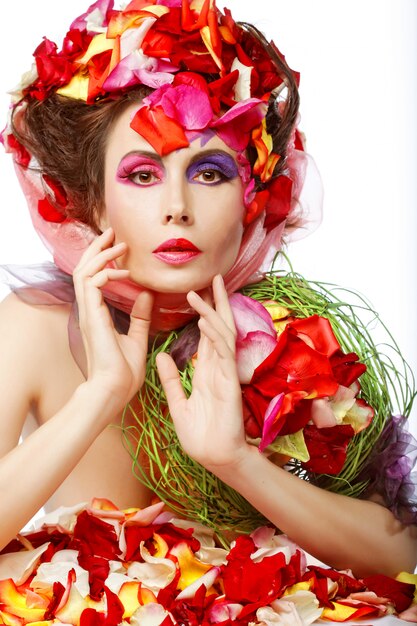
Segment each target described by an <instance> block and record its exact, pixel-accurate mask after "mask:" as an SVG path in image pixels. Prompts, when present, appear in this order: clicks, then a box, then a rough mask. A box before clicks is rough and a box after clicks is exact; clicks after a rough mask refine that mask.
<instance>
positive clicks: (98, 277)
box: [88, 267, 130, 288]
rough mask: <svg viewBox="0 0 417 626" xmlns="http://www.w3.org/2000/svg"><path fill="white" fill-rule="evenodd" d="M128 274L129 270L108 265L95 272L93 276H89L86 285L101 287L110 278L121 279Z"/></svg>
mask: <svg viewBox="0 0 417 626" xmlns="http://www.w3.org/2000/svg"><path fill="white" fill-rule="evenodd" d="M129 274H130V272H129V270H123V269H116V268H112V267H108V268H106V269H104V270H101V272H97V274H94V276H91V278H89V279H88V285H89V286H90V287H96V288H101V287H104V285H106V284H107V283H108V282H109V281H110V280H123V279H124V278H128V276H129Z"/></svg>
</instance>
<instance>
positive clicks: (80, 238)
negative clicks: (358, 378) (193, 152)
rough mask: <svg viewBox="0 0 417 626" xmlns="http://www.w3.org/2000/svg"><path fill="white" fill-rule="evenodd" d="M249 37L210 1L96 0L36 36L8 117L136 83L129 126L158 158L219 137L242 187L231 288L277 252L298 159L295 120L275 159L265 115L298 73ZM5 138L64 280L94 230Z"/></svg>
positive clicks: (126, 304)
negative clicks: (233, 158)
mask: <svg viewBox="0 0 417 626" xmlns="http://www.w3.org/2000/svg"><path fill="white" fill-rule="evenodd" d="M259 37H261V35H260V34H259ZM259 37H256V36H255V35H254V30H253V27H250V26H249V25H245V24H240V25H239V24H237V23H236V22H235V21H234V20H233V18H232V16H231V14H230V11H228V10H227V9H225V11H224V14H223V13H221V12H220V11H219V9H218V8H217V7H216V5H215V2H214V0H191V1H190V0H132V1H131V2H129V3H128V4H127V6H125V8H124V9H123V10H115V9H114V8H113V0H97V2H95V3H94V4H92V5H91V6H90V8H89V9H88V10H87V11H86V12H85V13H84V14H83V15H81V16H80V17H78V18H77V19H76V20H74V22H73V23H72V24H71V26H70V29H69V31H68V33H67V35H66V37H65V38H64V41H63V44H62V47H61V49H60V50H58V47H57V45H56V44H55V43H53V42H52V41H50V40H48V39H46V38H44V40H43V42H42V43H41V44H40V45H39V46H38V47H37V49H36V50H35V52H34V57H35V65H34V66H33V68H32V71H31V72H29V73H28V74H26V75H25V76H24V78H23V80H22V84H21V85H20V86H19V88H18V89H16V90H15V91H14V93H13V95H14V105H13V108H14V116H15V119H18V115H20V114H21V115H23V116H24V112H25V107H26V104H27V102H28V101H33V100H34V99H35V100H39V101H42V100H44V99H46V98H48V96H49V95H50V94H53V93H56V94H58V95H60V96H64V97H68V98H72V99H76V100H81V101H84V102H86V103H87V104H91V103H98V102H100V101H101V100H108V99H112V98H116V97H117V96H118V95H120V93H124V92H126V91H128V90H130V89H132V88H134V87H137V86H139V85H140V86H146V87H148V88H150V89H152V90H153V91H152V92H151V94H150V95H149V96H147V97H146V98H144V99H143V101H142V103H141V104H140V106H139V107H138V110H137V112H136V114H135V115H134V117H133V119H132V121H131V127H132V128H133V129H134V130H135V131H136V132H138V133H139V134H140V135H142V136H143V137H144V138H145V139H146V140H147V141H148V142H149V143H150V144H151V145H152V146H153V147H154V149H155V150H156V151H157V152H158V153H159V154H161V155H164V154H168V153H169V152H171V151H173V150H176V149H179V148H181V147H185V146H188V145H189V143H190V142H191V141H192V140H193V138H194V137H195V136H196V134H197V133H198V136H199V137H202V138H203V141H204V140H205V138H207V140H208V139H209V138H210V137H211V136H212V135H213V134H217V135H218V136H219V137H220V138H221V139H222V140H223V141H225V143H227V144H228V145H229V146H230V147H231V148H232V149H234V150H236V151H237V152H238V153H239V156H238V158H239V162H240V175H241V177H242V180H243V182H244V184H245V196H244V202H245V207H246V215H245V226H246V229H245V235H244V238H243V241H242V247H241V250H240V253H239V256H238V259H237V261H236V263H235V265H234V266H233V268H232V269H231V270H230V272H229V274H228V275H227V276H226V277H225V278H226V285H227V288H228V290H229V291H234V290H236V289H237V288H239V287H241V286H242V285H243V284H246V283H247V282H249V281H250V280H253V278H255V277H256V278H258V277H259V273H258V274H257V272H259V270H260V268H261V267H262V266H263V265H265V264H266V263H269V262H270V261H271V258H272V256H273V254H274V253H275V251H276V249H277V248H279V245H280V241H281V237H282V232H283V229H284V225H285V220H286V218H287V216H288V215H289V213H290V212H291V211H293V210H294V208H295V206H296V205H298V203H299V201H300V195H301V189H302V186H303V182H304V178H305V171H306V165H307V163H308V157H307V156H306V155H305V153H304V152H303V148H302V141H301V137H300V135H299V133H298V131H297V130H296V129H295V119H294V120H293V125H294V128H293V132H292V136H291V140H290V142H289V144H288V145H287V146H286V147H285V146H284V149H285V150H286V153H287V154H286V155H281V154H278V153H277V152H276V148H275V146H274V138H273V136H272V134H271V132H273V131H271V128H270V126H271V124H269V122H268V116H269V115H270V112H271V111H272V114H273V115H274V116H275V119H276V120H277V121H278V119H279V118H280V116H281V112H282V111H284V110H285V107H286V106H287V104H288V103H286V102H284V101H282V102H280V103H278V94H279V92H280V91H282V90H283V89H284V88H285V86H286V83H288V82H289V81H290V82H292V83H293V85H295V84H296V83H297V81H298V76H297V75H296V74H294V73H293V72H291V70H289V68H288V66H287V65H286V63H285V61H284V59H283V57H282V55H281V54H280V53H279V51H278V49H277V48H276V47H275V45H274V44H273V43H272V42H271V43H270V44H268V42H266V41H262V39H261V38H259ZM283 68H284V69H283ZM283 71H285V76H283ZM295 115H296V112H294V117H295ZM3 140H4V143H5V145H6V148H7V149H8V150H10V151H11V152H13V153H14V155H15V160H16V162H17V163H18V165H19V166H21V167H20V168H18V169H19V171H18V174H19V177H20V180H21V183H22V185H23V188H24V191H25V193H26V196H27V198H28V202H29V206H30V208H31V213H32V219H33V222H34V225H35V228H36V229H37V230H38V232H39V234H40V235H41V237H42V238H43V240H44V241H45V243H46V244H47V246H48V247H49V248H50V249H52V251H53V254H54V260H55V262H56V264H57V265H58V266H59V267H60V268H61V269H63V270H64V271H66V272H68V273H72V270H73V268H74V266H75V265H76V263H77V261H78V258H79V257H80V255H81V253H82V251H83V250H84V249H85V247H86V246H87V245H88V244H89V243H90V241H91V240H92V238H93V237H94V236H95V233H93V232H92V231H91V230H90V229H89V227H87V226H86V225H85V224H81V223H79V222H75V221H74V220H72V219H70V218H69V217H68V214H67V211H66V208H67V205H68V198H67V196H66V193H65V191H64V190H63V188H62V187H61V185H60V184H59V183H58V182H57V181H54V180H53V179H52V178H51V177H50V176H47V175H39V174H38V175H35V174H34V171H33V168H31V167H30V166H31V165H32V164H34V165H36V163H34V159H33V156H32V155H31V154H29V153H28V151H27V149H26V148H25V147H24V146H22V145H21V144H20V142H19V140H18V138H16V136H15V135H14V134H13V131H12V130H11V128H10V127H9V128H7V129H6V130H5V131H4V133H3ZM248 156H249V158H250V159H251V163H250V161H249V159H248ZM278 173H279V175H278ZM319 196H320V194H319ZM318 202H319V203H320V197H319V199H318ZM137 289H138V288H137V286H135V285H133V283H129V281H126V283H125V284H124V285H120V284H117V285H112V286H111V287H108V288H106V290H105V295H106V297H107V298H108V299H109V300H110V301H111V302H112V303H113V304H115V305H116V306H118V308H121V309H123V310H126V311H127V312H130V308H131V304H132V301H133V300H134V299H135V295H136V292H137ZM184 312H185V311H184ZM165 313H166V312H165ZM185 319H186V318H185ZM185 319H184V321H185ZM178 321H179V320H178V319H177V320H176V322H175V324H177V325H178ZM175 324H172V323H171V322H168V324H167V325H168V326H171V327H172V326H173V325H175Z"/></svg>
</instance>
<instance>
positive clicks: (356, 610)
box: [321, 602, 378, 622]
mask: <svg viewBox="0 0 417 626" xmlns="http://www.w3.org/2000/svg"><path fill="white" fill-rule="evenodd" d="M333 604H334V609H329V608H327V607H325V608H324V610H323V614H322V616H321V618H322V619H327V620H333V621H334V622H347V621H348V620H353V619H359V618H361V617H365V616H370V615H378V610H376V609H375V607H373V606H363V605H362V606H356V607H353V606H348V605H346V604H342V603H341V602H334V603H333Z"/></svg>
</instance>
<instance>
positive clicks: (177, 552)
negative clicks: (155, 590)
mask: <svg viewBox="0 0 417 626" xmlns="http://www.w3.org/2000/svg"><path fill="white" fill-rule="evenodd" d="M170 554H173V555H174V556H175V557H176V558H177V560H178V566H179V568H180V572H181V576H180V579H179V581H178V585H177V589H181V590H182V589H185V588H186V587H188V586H189V585H191V583H193V582H194V581H195V580H198V579H199V578H201V576H203V574H205V573H206V572H208V570H210V569H212V567H213V566H212V565H207V564H206V563H202V562H201V561H199V560H198V559H197V558H196V556H195V555H194V552H193V551H192V550H191V548H190V547H189V546H188V544H186V543H185V542H181V543H178V544H177V545H176V546H174V548H173V549H172V550H171V551H170Z"/></svg>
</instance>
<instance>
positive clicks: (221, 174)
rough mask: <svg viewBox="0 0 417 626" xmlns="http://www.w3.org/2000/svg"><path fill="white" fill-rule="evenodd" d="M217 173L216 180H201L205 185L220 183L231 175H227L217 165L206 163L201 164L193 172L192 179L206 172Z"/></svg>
mask: <svg viewBox="0 0 417 626" xmlns="http://www.w3.org/2000/svg"><path fill="white" fill-rule="evenodd" d="M207 173H210V174H216V175H217V176H218V178H217V180H214V181H207V180H206V181H201V182H202V183H203V184H205V185H209V186H210V185H219V184H220V183H222V182H224V181H227V180H230V178H229V176H227V175H226V174H225V173H224V172H222V170H220V169H218V168H217V167H215V166H213V165H211V164H209V165H204V166H199V167H198V169H197V171H196V172H195V173H194V174H193V177H192V180H196V179H197V177H199V176H202V175H204V174H207ZM197 182H200V181H197Z"/></svg>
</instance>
